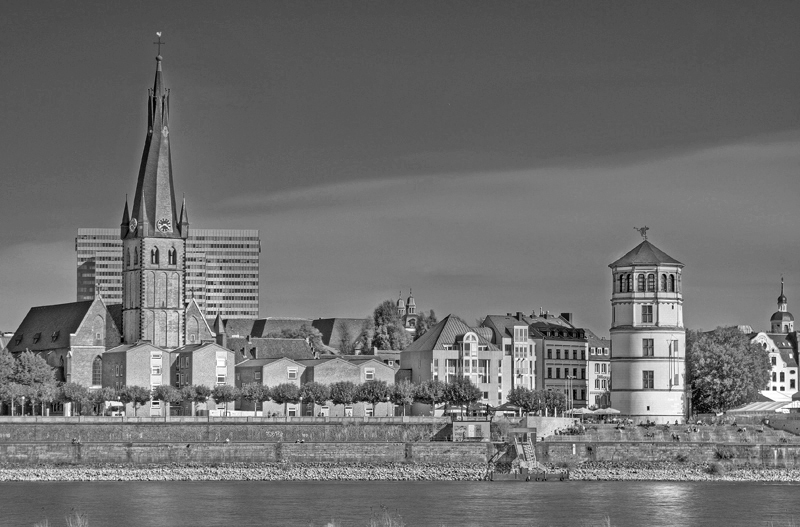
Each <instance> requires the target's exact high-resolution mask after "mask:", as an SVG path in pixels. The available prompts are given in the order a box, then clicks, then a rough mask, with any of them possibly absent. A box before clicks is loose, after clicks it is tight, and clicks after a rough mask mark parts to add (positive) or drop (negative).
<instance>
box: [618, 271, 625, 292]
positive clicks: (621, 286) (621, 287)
mask: <svg viewBox="0 0 800 527" xmlns="http://www.w3.org/2000/svg"><path fill="white" fill-rule="evenodd" d="M617 282H619V286H618V287H619V289H617V291H618V292H620V293H624V292H625V275H623V274H621V275H619V276H618V277H617Z"/></svg>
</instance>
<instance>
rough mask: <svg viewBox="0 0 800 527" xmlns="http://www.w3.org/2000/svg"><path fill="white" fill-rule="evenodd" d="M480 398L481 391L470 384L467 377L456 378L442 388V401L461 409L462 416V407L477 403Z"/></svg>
mask: <svg viewBox="0 0 800 527" xmlns="http://www.w3.org/2000/svg"><path fill="white" fill-rule="evenodd" d="M482 396H483V393H482V392H481V389H480V388H478V387H477V386H475V385H474V384H472V381H471V380H470V379H469V377H456V378H454V379H453V380H451V381H450V382H448V383H447V384H445V386H444V399H445V400H446V401H447V402H448V403H450V404H452V405H453V406H458V407H460V408H462V415H463V409H464V407H468V406H469V405H471V404H474V403H477V402H478V401H480V400H481V397H482Z"/></svg>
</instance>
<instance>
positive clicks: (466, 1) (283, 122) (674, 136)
mask: <svg viewBox="0 0 800 527" xmlns="http://www.w3.org/2000/svg"><path fill="white" fill-rule="evenodd" d="M798 22H800V2H793V1H784V2H782V1H770V2H762V1H758V0H754V1H751V2H737V1H724V2H711V1H708V2H677V1H676V2H640V1H630V2H610V1H604V2H597V1H587V2H533V1H531V2H505V1H492V2H484V1H470V0H458V1H430V0H423V1H406V0H403V1H397V2H372V1H363V2H346V1H341V2H323V1H318V2H303V1H286V2H278V1H271V2H235V3H233V2H224V3H223V2H207V1H191V2H179V1H172V2H146V1H137V2H125V3H121V2H120V3H108V2H68V3H67V2H44V1H43V2H27V1H4V2H0V50H2V51H0V71H2V72H3V73H2V75H0V116H2V118H0V160H2V161H1V162H0V163H1V164H0V166H1V167H2V168H1V169H0V170H2V179H0V181H2V187H0V188H2V198H3V199H2V202H0V218H2V220H3V228H2V229H0V329H1V330H5V331H14V330H15V329H16V327H17V325H18V324H19V323H20V322H21V321H22V318H23V317H24V316H25V314H26V313H27V311H28V309H29V308H30V307H31V306H36V305H47V304H57V303H64V302H71V301H74V300H75V295H76V283H75V282H76V254H75V246H74V243H75V241H74V239H75V235H76V232H77V229H78V228H84V227H116V226H118V225H119V221H120V219H121V215H122V208H123V205H124V203H125V199H126V195H132V194H133V192H134V189H135V185H136V174H137V172H138V164H139V161H140V159H141V153H142V147H143V145H144V140H145V133H146V123H147V113H146V95H147V89H148V88H149V87H151V86H152V82H153V75H154V72H155V60H154V57H155V55H156V53H157V52H156V46H154V45H153V44H152V42H154V41H155V40H156V37H155V32H156V31H161V32H162V33H163V40H164V42H166V44H165V45H164V46H163V47H162V49H161V54H162V55H163V57H164V59H163V69H164V79H165V83H166V86H167V87H168V88H170V90H171V96H170V111H171V113H170V143H171V147H172V161H173V174H174V183H175V190H176V194H177V195H178V196H181V195H184V194H185V196H186V200H187V204H188V208H189V218H190V221H191V224H192V227H195V228H229V229H258V230H259V231H260V235H261V240H262V254H261V262H260V266H261V292H260V309H261V313H260V314H261V316H271V317H282V316H286V317H309V318H317V317H333V316H338V317H363V316H367V315H369V314H370V313H371V312H372V310H373V309H374V307H375V306H376V305H377V304H379V303H380V302H381V301H383V300H385V299H388V298H391V299H396V298H397V297H398V293H399V292H400V291H402V293H403V296H407V295H408V292H409V289H410V288H413V292H414V297H415V299H416V301H417V306H418V309H421V310H426V311H427V310H429V309H433V310H435V312H436V314H437V315H438V316H439V318H440V319H441V318H442V317H443V316H445V315H447V314H448V313H454V314H457V315H459V316H461V317H463V318H464V319H465V320H467V321H470V322H472V321H474V320H475V319H476V318H478V317H482V316H485V315H486V314H498V313H500V314H505V313H507V312H516V311H523V312H526V313H530V312H531V311H533V310H536V311H538V310H539V308H540V307H541V308H543V309H544V310H548V311H550V312H552V313H561V312H571V313H573V316H574V318H575V321H576V323H577V324H578V325H580V326H583V327H587V328H589V329H591V330H593V331H594V332H595V333H598V334H600V335H608V328H609V326H610V323H611V308H610V296H611V272H610V269H609V268H608V264H609V263H611V262H613V261H614V260H616V259H617V258H619V257H620V256H622V255H623V254H625V253H626V252H627V251H629V250H630V249H632V248H633V247H635V246H636V245H637V244H638V243H640V241H641V237H640V235H639V234H638V233H637V232H636V231H635V230H634V229H633V228H634V227H642V226H645V225H646V226H648V227H650V230H649V232H648V239H649V240H650V241H651V242H652V243H653V244H655V245H656V246H657V247H659V248H660V249H662V250H663V251H665V252H666V253H667V254H669V255H670V256H672V257H674V258H677V259H678V260H680V261H681V262H683V263H684V264H685V266H686V267H685V268H684V283H683V284H684V322H685V325H687V326H688V327H692V328H704V329H713V328H714V327H716V326H719V325H738V324H747V325H751V326H752V327H753V328H754V329H756V330H758V329H767V328H768V325H769V317H770V316H771V314H772V313H773V312H774V311H775V310H776V309H777V306H776V301H777V297H778V295H779V293H780V279H781V276H783V277H784V279H785V282H786V296H787V297H788V300H789V310H790V311H792V309H793V308H794V309H795V311H796V312H798V313H800V307H797V306H800V268H798V247H800V215H798V212H797V204H798V203H799V202H800V200H799V198H800V190H798V189H799V188H800V187H799V186H798V182H799V181H800V180H799V179H798V172H799V171H800V65H798V62H797V57H798V56H800V31H798V30H797V27H798Z"/></svg>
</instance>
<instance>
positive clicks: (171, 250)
mask: <svg viewBox="0 0 800 527" xmlns="http://www.w3.org/2000/svg"><path fill="white" fill-rule="evenodd" d="M177 254H178V253H177V252H176V251H175V247H170V248H169V254H168V257H169V264H170V265H176V264H177V261H178V258H177Z"/></svg>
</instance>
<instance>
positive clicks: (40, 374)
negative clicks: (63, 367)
mask: <svg viewBox="0 0 800 527" xmlns="http://www.w3.org/2000/svg"><path fill="white" fill-rule="evenodd" d="M13 380H14V382H16V383H17V384H22V385H25V386H34V385H36V384H54V383H55V372H54V371H53V368H51V367H50V365H49V364H47V361H46V360H44V359H43V358H42V357H41V356H39V355H37V354H36V353H33V352H31V351H26V352H23V353H20V354H19V357H17V364H16V368H15V369H14V375H13Z"/></svg>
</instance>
